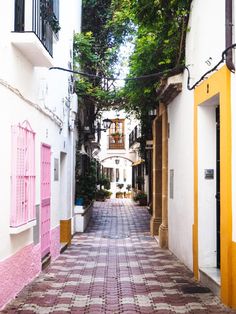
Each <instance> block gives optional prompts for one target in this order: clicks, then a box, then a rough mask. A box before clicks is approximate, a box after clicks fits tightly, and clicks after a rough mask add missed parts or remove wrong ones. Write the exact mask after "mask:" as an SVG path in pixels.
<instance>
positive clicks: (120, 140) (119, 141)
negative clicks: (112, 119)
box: [108, 135, 125, 149]
mask: <svg viewBox="0 0 236 314" xmlns="http://www.w3.org/2000/svg"><path fill="white" fill-rule="evenodd" d="M108 149H125V135H121V136H118V137H114V136H112V135H108Z"/></svg>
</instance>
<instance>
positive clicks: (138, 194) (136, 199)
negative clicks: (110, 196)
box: [134, 191, 147, 202]
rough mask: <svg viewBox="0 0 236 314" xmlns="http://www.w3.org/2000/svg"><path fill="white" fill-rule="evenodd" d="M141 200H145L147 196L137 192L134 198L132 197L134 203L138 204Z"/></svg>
mask: <svg viewBox="0 0 236 314" xmlns="http://www.w3.org/2000/svg"><path fill="white" fill-rule="evenodd" d="M143 199H147V194H146V193H145V192H143V191H140V192H138V193H137V194H136V195H135V196H134V201H135V202H138V201H140V200H143Z"/></svg>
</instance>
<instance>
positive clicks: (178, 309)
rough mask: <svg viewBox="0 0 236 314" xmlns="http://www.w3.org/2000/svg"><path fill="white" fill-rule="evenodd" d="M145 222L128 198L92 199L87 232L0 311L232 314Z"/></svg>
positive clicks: (145, 215) (143, 212)
mask: <svg viewBox="0 0 236 314" xmlns="http://www.w3.org/2000/svg"><path fill="white" fill-rule="evenodd" d="M149 221H150V216H149V214H148V212H147V210H146V208H145V207H139V206H134V205H133V203H132V202H131V201H130V200H122V199H117V200H109V201H106V202H105V203H100V202H96V203H95V204H94V214H93V218H92V221H91V223H90V224H89V227H88V229H87V232H86V233H83V234H77V235H75V236H74V238H73V241H72V245H71V247H70V248H69V249H67V250H66V251H65V252H64V253H63V254H62V255H61V256H60V257H59V258H58V259H57V260H56V261H55V262H54V263H53V264H51V265H50V266H49V267H48V268H47V269H46V270H45V271H44V272H42V274H41V275H40V276H39V277H37V278H36V279H35V280H34V281H33V282H32V283H31V284H30V285H28V286H27V287H25V289H23V291H22V292H21V293H20V294H19V295H18V297H17V298H16V299H15V300H14V301H12V302H11V303H10V304H9V305H8V306H7V307H6V308H5V310H3V311H2V312H1V313H24V314H30V313H40V314H48V313H56V314H61V313H77V314H80V313H81V314H82V313H83V314H98V313H105V314H119V313H126V314H132V313H133V314H134V313H148V314H151V313H161V314H169V313H196V314H197V313H199V314H200V313H201V314H203V313H236V312H234V311H231V310H230V309H228V308H226V307H224V306H223V305H222V304H221V303H220V301H219V299H218V298H217V297H215V296H213V295H212V294H211V293H210V292H209V291H208V290H207V289H205V290H204V289H202V287H201V286H200V285H199V284H197V283H196V282H194V280H193V276H192V273H191V272H190V271H189V270H188V269H187V268H186V267H185V266H183V264H181V263H180V262H179V261H178V260H177V259H176V258H175V257H174V256H173V255H172V254H171V253H170V252H169V251H166V250H161V249H160V248H158V246H157V242H156V241H155V239H153V238H151V237H150V235H149ZM186 288H187V289H190V290H191V289H192V290H194V289H195V290H196V289H198V291H197V292H198V293H193V291H192V293H186V291H185V293H184V289H185V290H186ZM187 292H189V291H187ZM190 292H191V291H190ZM195 292H196V291H195ZM200 292H201V293H200Z"/></svg>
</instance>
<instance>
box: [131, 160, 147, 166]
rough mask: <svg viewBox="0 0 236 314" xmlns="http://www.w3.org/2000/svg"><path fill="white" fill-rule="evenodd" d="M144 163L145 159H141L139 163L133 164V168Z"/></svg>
mask: <svg viewBox="0 0 236 314" xmlns="http://www.w3.org/2000/svg"><path fill="white" fill-rule="evenodd" d="M144 162H145V160H144V159H140V160H138V161H135V162H133V163H132V167H135V166H138V165H140V164H142V163H144Z"/></svg>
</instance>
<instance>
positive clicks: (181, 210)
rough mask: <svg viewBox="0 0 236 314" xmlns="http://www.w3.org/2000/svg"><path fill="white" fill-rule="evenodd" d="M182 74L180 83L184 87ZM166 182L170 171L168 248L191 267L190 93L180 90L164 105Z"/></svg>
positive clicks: (191, 157)
mask: <svg viewBox="0 0 236 314" xmlns="http://www.w3.org/2000/svg"><path fill="white" fill-rule="evenodd" d="M185 84H186V76H184V81H183V86H186V85H185ZM168 120H169V126H170V133H169V141H168V156H169V157H168V169H169V173H168V181H169V183H170V169H173V170H174V198H173V199H170V184H169V185H168V189H169V192H168V195H169V199H168V216H169V248H170V250H171V251H172V252H173V253H174V254H175V255H176V256H177V257H178V258H179V259H180V260H182V261H183V262H184V263H185V264H186V265H187V266H188V267H189V268H192V224H193V93H192V92H189V91H186V90H184V91H183V92H182V93H181V94H180V95H179V96H177V97H176V98H175V100H174V101H173V102H172V103H170V104H169V105H168Z"/></svg>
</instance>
